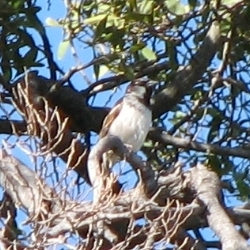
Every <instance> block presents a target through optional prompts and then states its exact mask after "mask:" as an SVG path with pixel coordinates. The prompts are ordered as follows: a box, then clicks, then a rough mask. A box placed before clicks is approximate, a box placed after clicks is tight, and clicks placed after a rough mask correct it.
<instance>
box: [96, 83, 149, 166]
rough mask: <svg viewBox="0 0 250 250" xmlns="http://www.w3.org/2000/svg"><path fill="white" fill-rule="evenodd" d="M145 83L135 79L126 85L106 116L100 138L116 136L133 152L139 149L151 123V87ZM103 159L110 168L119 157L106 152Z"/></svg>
mask: <svg viewBox="0 0 250 250" xmlns="http://www.w3.org/2000/svg"><path fill="white" fill-rule="evenodd" d="M147 84H148V82H147V81H145V80H142V79H137V80H135V81H134V82H132V83H131V84H130V85H129V86H128V88H127V90H126V93H125V96H124V97H123V98H122V99H121V100H120V101H118V102H117V103H116V105H115V106H114V107H113V108H112V109H111V111H110V112H109V114H108V115H107V116H106V118H105V120H104V122H103V126H102V129H101V132H100V138H102V137H104V136H106V135H114V136H118V137H119V138H120V139H121V140H122V142H123V143H124V144H125V145H127V146H128V147H130V148H131V149H132V150H133V151H134V152H137V151H139V150H140V148H141V147H142V145H143V143H144V141H145V138H146V136H147V134H148V131H149V129H150V127H151V123H152V112H151V110H150V107H149V106H150V97H151V94H152V87H151V86H148V85H147ZM103 160H104V164H106V167H108V168H111V167H112V166H113V165H114V164H115V163H116V162H117V161H118V160H119V158H118V157H117V156H116V155H114V153H113V152H107V153H105V154H104V156H103Z"/></svg>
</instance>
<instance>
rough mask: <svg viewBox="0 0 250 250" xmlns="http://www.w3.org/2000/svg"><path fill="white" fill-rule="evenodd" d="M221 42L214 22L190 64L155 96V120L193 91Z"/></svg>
mask: <svg viewBox="0 0 250 250" xmlns="http://www.w3.org/2000/svg"><path fill="white" fill-rule="evenodd" d="M220 40H221V39H220V29H219V27H218V23H217V22H213V23H212V24H211V26H210V28H209V30H208V33H207V35H206V37H205V39H204V42H203V44H202V45H201V47H200V48H199V49H198V50H197V52H196V54H195V55H194V56H193V58H192V59H191V60H190V63H189V64H188V65H187V66H185V67H184V68H183V67H181V66H180V67H179V69H178V70H177V72H176V77H175V79H174V80H173V81H171V82H170V83H168V85H167V87H166V88H165V89H164V90H162V91H161V92H160V93H159V94H157V95H156V96H154V98H153V102H154V104H153V105H152V110H153V115H154V117H155V118H156V117H159V116H161V115H162V114H164V113H165V112H167V111H169V110H171V109H172V108H173V107H174V106H175V105H176V104H177V103H178V102H179V101H180V100H181V98H182V97H183V96H184V95H185V94H187V93H188V92H189V90H190V89H192V87H193V86H194V85H195V84H196V82H197V81H198V80H199V79H200V78H201V76H202V75H203V73H204V71H205V70H206V68H207V67H208V65H209V64H210V62H211V60H212V59H213V57H214V55H215V54H216V52H217V48H218V46H219V44H220Z"/></svg>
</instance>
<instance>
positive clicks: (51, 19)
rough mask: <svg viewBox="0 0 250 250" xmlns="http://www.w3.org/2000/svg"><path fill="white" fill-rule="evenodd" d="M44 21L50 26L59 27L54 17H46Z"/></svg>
mask: <svg viewBox="0 0 250 250" xmlns="http://www.w3.org/2000/svg"><path fill="white" fill-rule="evenodd" d="M45 23H46V24H47V25H48V26H50V27H60V26H61V25H60V24H59V22H57V21H56V20H55V19H53V18H51V17H47V18H46V20H45Z"/></svg>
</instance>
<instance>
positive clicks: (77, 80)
mask: <svg viewBox="0 0 250 250" xmlns="http://www.w3.org/2000/svg"><path fill="white" fill-rule="evenodd" d="M51 3H52V4H51V8H50V9H49V10H47V7H48V3H47V1H44V0H38V1H37V5H38V6H41V7H42V11H41V12H40V13H39V17H40V18H41V20H42V21H43V23H44V24H45V20H46V18H48V17H51V18H53V19H58V18H64V16H65V7H64V3H63V1H62V0H51ZM33 35H34V36H37V35H36V34H33ZM47 35H48V37H49V39H50V43H51V45H52V50H53V52H54V55H55V57H54V58H55V59H56V61H58V64H59V65H60V67H63V70H64V71H65V72H67V70H69V69H70V68H71V67H72V66H75V65H76V63H75V60H74V59H73V57H72V55H71V53H70V50H69V51H68V52H67V53H66V54H65V56H64V57H63V59H61V60H58V59H57V51H58V46H59V43H60V42H61V41H62V39H63V32H62V29H61V28H56V27H47ZM78 52H79V54H80V55H81V59H82V60H83V62H84V63H87V62H89V60H91V58H92V54H91V51H90V50H88V49H83V48H81V47H79V46H78ZM39 72H40V74H42V75H44V76H49V75H48V74H49V72H48V70H47V69H39ZM86 74H87V75H88V77H89V78H90V79H91V80H92V82H94V80H95V79H94V77H93V72H92V71H91V70H90V69H89V70H87V71H86ZM72 81H73V83H74V84H76V85H75V86H76V87H77V88H78V89H79V90H81V89H84V88H86V87H87V84H86V82H85V81H84V80H83V78H82V76H80V74H75V76H74V77H73V79H72ZM123 93H124V88H121V89H119V90H118V91H117V94H116V96H115V97H114V98H112V99H111V101H110V102H108V100H109V96H110V92H106V93H102V94H100V95H98V98H96V99H95V103H94V104H95V105H97V106H105V105H107V106H110V107H111V106H112V105H113V104H114V103H115V102H116V100H117V99H119V98H120V97H121V96H122V95H123ZM166 124H167V126H168V125H169V123H168V122H166ZM5 138H6V137H5ZM96 139H97V137H95V138H94V140H96ZM9 140H10V141H11V142H12V143H13V144H15V138H11V139H8V141H9ZM15 156H17V157H18V158H21V159H22V161H24V162H25V163H26V164H27V165H28V166H29V167H31V168H33V167H34V164H33V162H32V161H31V160H30V158H29V157H28V156H27V155H26V154H25V153H23V152H22V151H21V150H20V149H18V147H17V148H16V149H15ZM40 162H41V159H40V161H39V163H40ZM57 163H58V165H60V164H61V163H62V162H60V160H57ZM57 170H58V171H61V172H62V171H63V170H62V169H60V168H58V169H57ZM50 171H51V172H50V173H47V175H48V176H49V175H50V174H51V173H52V172H53V169H50ZM117 171H119V170H118V169H117ZM61 174H63V172H62V173H61ZM71 174H72V173H71ZM72 176H73V177H75V176H74V174H72ZM123 178H124V181H128V180H129V179H128V177H126V176H125V177H123ZM131 180H132V182H134V178H131ZM132 182H131V183H130V184H132ZM83 197H84V195H83V196H82V197H81V199H82V198H83ZM89 197H91V196H87V198H88V199H89ZM85 198H86V197H85ZM230 202H231V204H230V205H231V206H232V205H235V204H236V203H238V201H237V200H236V199H231V200H230ZM19 219H20V221H23V219H24V214H23V213H20V217H19ZM23 230H26V226H23ZM204 231H205V236H206V237H208V236H209V238H211V239H214V238H213V235H212V234H211V232H210V230H208V229H205V230H204Z"/></svg>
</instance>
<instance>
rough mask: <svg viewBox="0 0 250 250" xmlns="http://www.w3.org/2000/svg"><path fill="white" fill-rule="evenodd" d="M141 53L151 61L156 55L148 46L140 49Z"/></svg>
mask: <svg viewBox="0 0 250 250" xmlns="http://www.w3.org/2000/svg"><path fill="white" fill-rule="evenodd" d="M141 53H142V55H143V56H144V57H145V58H146V59H147V60H149V61H151V60H152V61H153V60H156V59H157V57H156V55H155V53H154V51H152V50H151V49H150V48H149V47H145V48H143V49H142V50H141Z"/></svg>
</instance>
